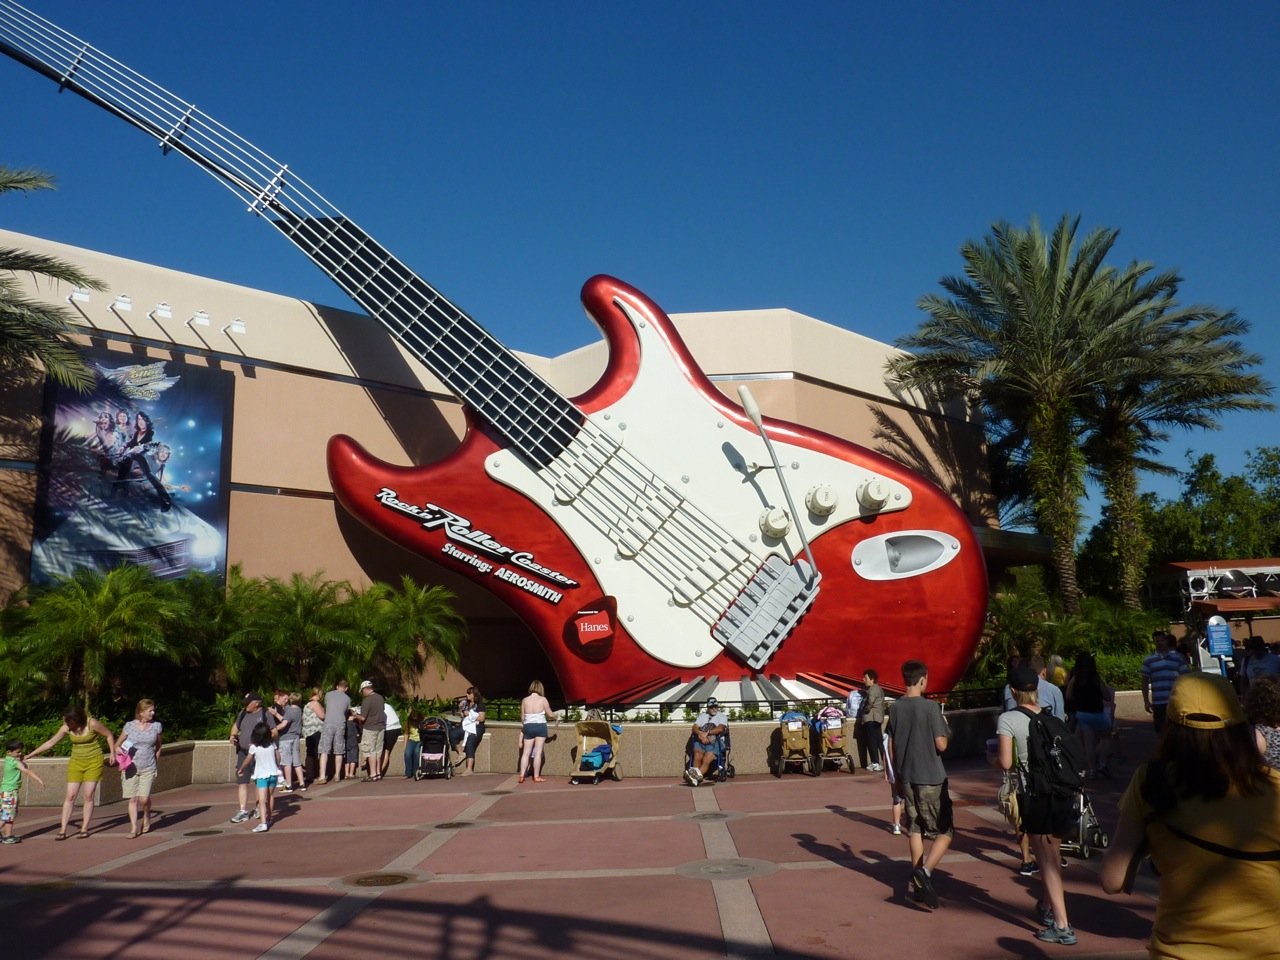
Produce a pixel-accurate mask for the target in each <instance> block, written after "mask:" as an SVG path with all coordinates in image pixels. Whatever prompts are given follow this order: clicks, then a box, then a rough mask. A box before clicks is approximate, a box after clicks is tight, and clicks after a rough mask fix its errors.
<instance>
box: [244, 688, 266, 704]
mask: <svg viewBox="0 0 1280 960" xmlns="http://www.w3.org/2000/svg"><path fill="white" fill-rule="evenodd" d="M255 700H257V701H258V702H259V703H261V702H262V694H260V693H258V692H257V691H256V690H254V691H250V692H249V693H246V694H245V695H244V702H245V703H253V701H255Z"/></svg>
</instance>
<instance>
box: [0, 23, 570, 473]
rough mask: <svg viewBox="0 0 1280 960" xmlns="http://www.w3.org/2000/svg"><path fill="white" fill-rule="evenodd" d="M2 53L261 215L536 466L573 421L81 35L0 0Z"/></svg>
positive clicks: (421, 294)
mask: <svg viewBox="0 0 1280 960" xmlns="http://www.w3.org/2000/svg"><path fill="white" fill-rule="evenodd" d="M0 50H3V52H4V53H6V54H8V55H9V56H11V57H13V58H14V59H15V60H18V61H20V62H21V63H24V64H26V65H27V66H29V67H31V68H32V69H33V70H36V71H37V72H39V73H41V74H44V75H45V76H47V77H49V78H50V79H52V80H54V81H55V82H57V83H58V85H59V86H60V87H61V88H62V89H65V90H71V91H72V92H74V93H77V94H79V95H80V96H82V97H84V98H85V99H87V100H89V101H91V102H93V103H95V104H97V105H98V106H100V107H102V108H103V109H105V110H107V111H109V112H110V113H113V114H115V115H116V116H118V117H120V118H121V119H122V120H124V121H125V122H127V123H129V124H131V125H133V126H135V127H137V128H138V129H140V130H142V131H144V132H145V133H147V134H148V135H150V136H151V137H154V138H155V140H156V141H157V142H158V143H159V145H160V147H161V148H162V149H163V150H164V151H165V152H166V153H168V152H169V151H174V152H177V153H180V154H182V155H184V156H186V157H187V158H189V159H190V160H192V161H193V162H194V163H196V164H197V165H198V166H200V167H201V168H202V169H204V170H205V171H206V172H208V173H209V174H211V175H212V176H213V177H215V178H216V179H217V180H218V181H219V182H221V183H222V184H223V185H224V186H226V187H227V188H228V189H230V190H231V191H232V192H233V193H234V194H236V195H237V196H238V197H240V199H241V200H243V201H244V202H245V203H246V204H247V206H248V210H249V212H250V213H254V214H257V215H259V216H261V217H264V218H265V219H267V220H268V221H269V222H270V223H271V224H272V225H273V226H275V227H276V228H277V229H278V230H280V232H281V233H283V234H284V235H285V236H286V237H288V238H289V239H290V240H291V241H292V242H293V243H294V244H296V245H297V247H298V248H299V249H300V250H301V251H302V252H303V253H305V254H306V255H307V256H308V257H309V258H310V259H311V260H312V261H313V262H314V263H315V264H316V265H317V266H318V267H320V269H321V270H323V271H324V272H325V273H326V274H327V275H328V276H329V277H330V278H332V279H333V280H334V282H336V283H337V284H338V286H339V287H341V288H342V290H343V291H345V292H346V294H347V295H348V296H349V297H351V299H352V300H354V301H355V302H356V303H358V304H359V305H360V306H361V307H363V308H364V309H365V310H366V311H367V312H368V313H369V315H370V316H372V317H374V318H375V319H377V320H378V321H379V322H380V323H381V324H382V326H383V327H385V328H386V330H387V331H388V332H389V333H390V334H391V335H392V336H393V337H394V338H395V339H396V340H397V341H399V342H400V343H401V344H403V345H404V347H405V349H406V350H408V351H409V352H410V353H411V354H412V355H413V356H415V357H416V358H417V359H418V360H420V361H421V362H422V363H423V365H425V366H426V367H427V369H428V370H430V371H431V372H432V373H433V374H435V376H436V377H437V378H439V379H440V381H441V382H442V383H444V384H445V385H446V386H447V387H448V388H449V389H450V390H452V391H453V392H454V393H455V394H457V396H458V397H459V398H460V399H461V400H462V401H463V402H464V403H465V404H467V405H468V406H469V407H471V409H472V410H473V411H474V412H475V414H476V415H477V416H478V417H480V418H481V419H482V420H484V421H485V422H486V423H488V424H489V425H490V426H492V427H493V428H494V429H495V430H497V431H498V432H499V433H501V434H502V435H503V437H505V438H506V440H507V441H508V442H509V443H510V444H511V446H512V448H513V449H515V450H516V451H517V452H519V453H520V454H521V455H523V456H524V457H525V458H526V459H527V460H529V461H530V462H532V463H534V464H536V465H538V466H543V465H545V464H547V463H549V462H550V461H552V460H553V459H555V457H556V456H558V455H559V454H560V453H561V452H562V451H563V450H564V448H565V447H566V446H567V445H568V444H569V443H570V442H571V441H572V440H573V438H574V437H575V436H576V435H577V433H578V431H579V429H580V427H581V425H582V415H581V413H580V412H579V411H578V409H577V408H576V407H574V406H573V404H571V403H570V402H569V401H568V400H567V399H566V398H565V397H563V396H562V395H561V394H559V393H558V392H557V391H556V390H555V389H554V388H553V387H551V386H550V385H549V384H548V383H547V382H546V381H544V380H543V379H542V378H541V377H539V376H538V375H537V374H535V373H534V372H533V371H532V370H530V369H529V368H528V366H526V365H525V364H524V363H523V362H522V361H520V360H519V359H518V358H517V357H516V356H515V355H514V354H512V352H511V351H510V350H508V349H507V348H506V347H505V346H504V345H503V344H502V343H501V342H500V341H499V340H498V339H497V338H496V337H494V336H493V335H492V334H490V333H489V332H488V331H486V330H485V329H484V328H483V327H481V326H480V325H479V324H478V323H476V321H475V320H473V319H472V318H471V317H470V316H468V315H467V314H466V313H465V312H464V311H463V310H461V309H460V308H459V307H458V306H457V305H456V304H454V303H453V302H452V301H450V300H449V299H448V298H447V297H445V296H444V295H443V294H442V293H440V292H439V291H438V290H436V289H435V288H434V287H432V286H431V284H429V283H427V282H426V281H425V280H423V279H422V278H421V277H419V276H418V275H417V274H415V273H414V272H413V271H412V270H410V269H409V268H408V267H407V266H405V265H404V264H403V263H402V262H401V261H399V260H398V259H396V258H395V257H394V256H392V255H391V253H390V252H389V251H388V250H386V249H385V248H384V247H382V246H381V245H380V244H378V243H377V241H375V240H374V239H373V238H372V237H370V236H369V235H368V234H367V233H366V232H365V231H364V230H362V229H360V227H358V226H357V225H356V224H355V223H353V222H352V221H351V220H350V219H349V218H348V217H346V216H344V215H343V214H342V212H341V211H339V210H338V209H337V207H335V206H334V205H333V204H331V203H330V202H329V201H327V200H326V199H325V198H324V197H322V196H321V195H320V193H319V192H318V191H316V190H315V189H314V188H312V187H311V186H310V185H308V184H307V183H306V181H304V180H302V179H301V178H300V177H298V176H297V175H296V174H294V173H293V172H292V171H291V170H289V168H288V167H287V166H286V165H284V164H282V163H279V162H278V161H276V160H274V159H273V158H271V157H270V156H268V155H267V154H266V153H264V152H263V151H261V150H259V149H258V148H257V147H255V146H254V145H253V144H251V143H249V142H248V141H247V140H245V139H244V138H243V137H241V136H239V135H238V134H236V133H234V132H233V131H231V130H230V129H228V128H227V127H225V126H223V125H222V124H220V123H218V122H217V121H216V120H213V119H212V118H211V117H209V116H208V115H206V114H205V113H203V112H202V111H200V110H198V109H196V107H195V106H194V105H193V104H190V103H188V102H186V101H184V100H182V99H180V98H178V97H176V96H174V95H173V94H172V93H170V92H169V91H167V90H165V89H164V88H162V87H160V86H158V85H157V84H155V83H153V82H152V81H150V80H148V79H147V78H145V77H143V76H142V75H140V74H138V73H137V72H135V71H134V70H132V69H130V68H129V67H127V66H125V65H124V64H122V63H120V62H119V61H117V60H115V59H113V58H112V57H109V56H107V55H106V54H104V53H102V51H100V50H98V49H96V48H94V47H92V46H90V45H89V44H87V43H85V42H84V41H83V40H80V39H79V38H77V37H75V36H74V35H72V34H70V33H68V32H67V31H65V30H63V29H62V28H61V27H59V26H57V25H56V24H53V23H51V22H49V21H48V20H45V19H44V18H42V17H40V16H38V15H36V14H34V13H32V12H31V11H30V10H27V9H26V8H25V7H23V6H21V5H19V4H17V3H13V2H11V0H0Z"/></svg>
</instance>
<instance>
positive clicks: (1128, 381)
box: [1084, 275, 1274, 610]
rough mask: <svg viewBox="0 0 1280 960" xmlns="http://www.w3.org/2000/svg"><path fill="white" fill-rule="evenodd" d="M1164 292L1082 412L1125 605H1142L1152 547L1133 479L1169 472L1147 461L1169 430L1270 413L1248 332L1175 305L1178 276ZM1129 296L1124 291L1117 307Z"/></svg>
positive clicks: (1243, 324)
mask: <svg viewBox="0 0 1280 960" xmlns="http://www.w3.org/2000/svg"><path fill="white" fill-rule="evenodd" d="M1170 278H1171V279H1170V280H1169V282H1168V284H1167V288H1166V293H1165V294H1164V295H1162V296H1161V297H1159V298H1158V299H1157V300H1156V301H1155V302H1153V303H1148V304H1146V305H1145V307H1143V306H1142V305H1139V307H1140V309H1143V308H1145V310H1146V311H1147V312H1146V316H1145V319H1144V322H1143V323H1142V325H1141V327H1140V334H1141V335H1140V338H1139V339H1138V340H1137V341H1136V342H1135V344H1134V345H1133V346H1134V348H1133V349H1132V350H1130V351H1127V352H1126V353H1125V354H1124V355H1123V356H1122V357H1121V358H1119V359H1120V362H1118V363H1117V364H1116V365H1115V367H1116V369H1115V370H1114V371H1113V374H1112V375H1111V376H1110V377H1108V378H1106V379H1104V380H1102V381H1100V382H1099V383H1098V384H1097V386H1096V387H1095V389H1094V391H1093V392H1092V394H1091V395H1090V396H1089V398H1088V399H1087V401H1086V403H1085V405H1084V422H1085V426H1086V428H1087V429H1088V430H1089V434H1088V437H1087V439H1086V441H1085V445H1084V451H1085V456H1086V458H1087V459H1088V461H1089V463H1090V464H1091V466H1092V467H1093V468H1094V470H1095V471H1096V473H1097V475H1098V477H1099V480H1100V482H1101V484H1102V488H1103V491H1104V493H1105V495H1106V498H1107V501H1108V504H1109V511H1108V513H1109V518H1110V525H1109V533H1110V539H1111V547H1112V551H1113V552H1114V554H1115V557H1116V560H1117V566H1118V571H1119V584H1118V588H1119V595H1120V600H1121V602H1122V603H1123V604H1124V605H1125V606H1126V607H1128V608H1129V609H1131V610H1138V609H1140V607H1141V596H1140V589H1141V585H1142V579H1143V576H1144V573H1145V571H1146V563H1147V555H1148V553H1149V550H1150V542H1149V540H1148V538H1147V534H1146V531H1145V530H1144V529H1143V524H1142V510H1141V506H1140V503H1139V494H1138V471H1139V470H1140V469H1141V470H1149V471H1158V472H1162V473H1173V472H1175V471H1174V470H1173V469H1172V468H1170V467H1167V466H1164V465H1163V464H1160V463H1157V462H1155V461H1153V460H1151V459H1150V455H1152V454H1154V453H1155V451H1156V446H1157V444H1158V443H1160V442H1162V441H1164V440H1167V439H1168V436H1169V435H1168V432H1167V428H1170V427H1182V428H1184V429H1193V428H1200V429H1206V430H1216V429H1218V420H1217V417H1218V415H1220V414H1222V413H1226V412H1229V411H1236V410H1270V409H1274V408H1273V405H1272V404H1271V403H1270V402H1269V401H1267V400H1266V399H1265V397H1266V396H1267V395H1269V394H1270V392H1271V386H1270V384H1268V383H1267V382H1266V381H1265V380H1263V379H1262V378H1261V377H1259V376H1257V375H1256V374H1253V373H1249V372H1247V371H1248V370H1249V368H1250V367H1255V366H1257V365H1258V364H1260V363H1261V362H1262V358H1261V357H1260V356H1258V354H1256V353H1251V352H1249V351H1248V350H1246V349H1245V348H1244V346H1243V345H1242V344H1241V342H1240V340H1239V338H1240V337H1242V336H1244V335H1245V334H1246V333H1247V332H1248V330H1249V324H1248V322H1247V321H1246V320H1244V319H1242V318H1241V317H1239V316H1238V315H1237V314H1235V313H1234V312H1232V311H1225V312H1224V311H1219V310H1215V309H1213V308H1211V307H1204V306H1192V307H1186V308H1183V309H1178V308H1177V306H1176V303H1175V300H1174V295H1175V294H1176V292H1177V287H1178V283H1179V281H1180V278H1178V277H1176V276H1173V275H1170ZM1132 299H1133V298H1132V297H1131V296H1130V295H1129V293H1128V292H1127V291H1120V294H1119V300H1120V301H1122V302H1123V301H1128V300H1132Z"/></svg>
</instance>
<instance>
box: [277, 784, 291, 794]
mask: <svg viewBox="0 0 1280 960" xmlns="http://www.w3.org/2000/svg"><path fill="white" fill-rule="evenodd" d="M276 789H277V790H279V791H280V792H281V793H293V787H291V786H289V785H288V784H287V783H282V784H280V786H278V787H276Z"/></svg>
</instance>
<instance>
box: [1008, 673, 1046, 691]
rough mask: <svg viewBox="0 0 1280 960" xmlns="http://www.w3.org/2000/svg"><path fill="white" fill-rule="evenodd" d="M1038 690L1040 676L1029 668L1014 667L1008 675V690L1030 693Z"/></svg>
mask: <svg viewBox="0 0 1280 960" xmlns="http://www.w3.org/2000/svg"><path fill="white" fill-rule="evenodd" d="M1039 688H1040V675H1039V674H1038V673H1036V672H1035V671H1034V670H1032V669H1031V668H1030V667H1014V668H1013V672H1012V673H1011V674H1009V689H1010V690H1017V691H1019V692H1020V693H1030V692H1031V691H1032V690H1038V689H1039Z"/></svg>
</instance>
